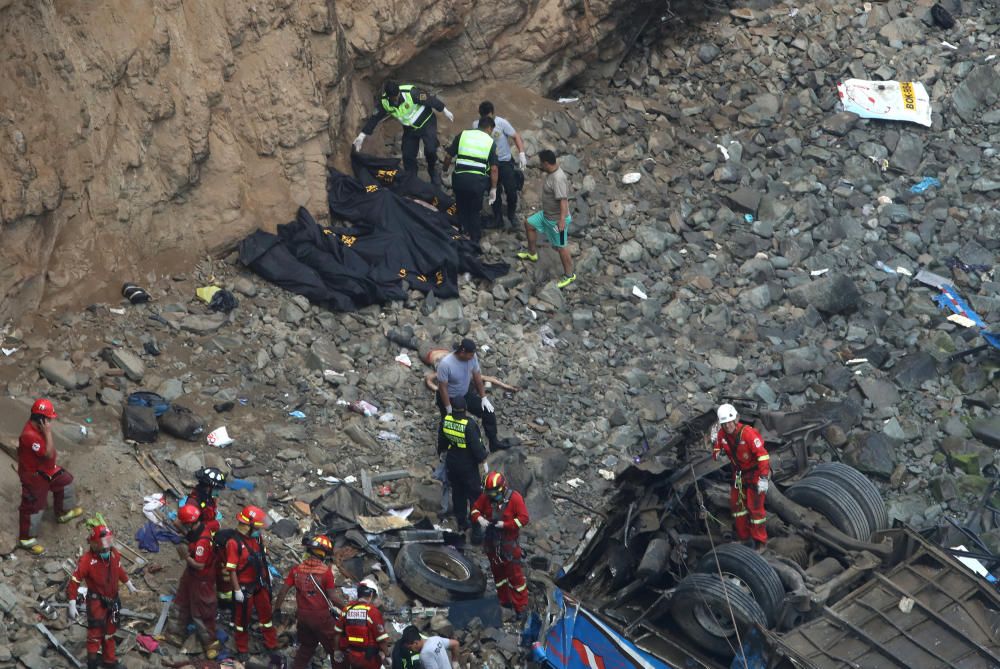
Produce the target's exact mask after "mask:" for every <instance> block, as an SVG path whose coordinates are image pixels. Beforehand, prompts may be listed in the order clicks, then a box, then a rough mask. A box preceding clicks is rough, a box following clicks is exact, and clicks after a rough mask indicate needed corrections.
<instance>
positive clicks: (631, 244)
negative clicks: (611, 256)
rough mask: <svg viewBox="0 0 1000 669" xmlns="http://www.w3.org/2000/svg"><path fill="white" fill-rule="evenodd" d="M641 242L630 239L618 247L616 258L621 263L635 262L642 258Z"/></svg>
mask: <svg viewBox="0 0 1000 669" xmlns="http://www.w3.org/2000/svg"><path fill="white" fill-rule="evenodd" d="M642 253H643V251H642V244H640V243H639V242H637V241H636V240H634V239H630V240H628V241H627V242H625V243H624V244H622V245H621V247H620V248H619V249H618V259H619V260H621V261H622V262H623V263H628V264H631V263H636V262H639V261H640V260H642Z"/></svg>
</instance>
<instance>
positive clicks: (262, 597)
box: [223, 506, 278, 661]
mask: <svg viewBox="0 0 1000 669" xmlns="http://www.w3.org/2000/svg"><path fill="white" fill-rule="evenodd" d="M262 527H264V510H263V509H261V508H260V507H257V506H245V507H243V510H242V511H240V512H239V514H237V516H236V529H237V533H236V535H235V536H233V537H231V538H229V539H228V540H227V541H226V543H225V556H226V557H225V560H226V561H225V563H224V564H223V570H224V571H225V572H226V574H228V576H229V583H230V586H231V587H232V593H233V606H234V610H233V626H234V627H235V628H236V635H235V636H236V651H237V653H238V654H239V656H240V658H241V661H243V660H245V659H246V657H247V653H248V652H249V650H250V620H251V619H250V611H251V609H253V610H255V611H256V612H257V622H259V623H260V627H261V632H262V633H263V635H264V647H265V648H267V649H268V650H277V648H278V634H277V632H276V631H275V629H274V622H273V620H272V614H271V574H270V572H269V571H268V564H267V552H266V550H265V549H264V544H263V541H262V539H261V536H260V530H261V528H262Z"/></svg>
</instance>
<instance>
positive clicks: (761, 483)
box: [757, 476, 768, 494]
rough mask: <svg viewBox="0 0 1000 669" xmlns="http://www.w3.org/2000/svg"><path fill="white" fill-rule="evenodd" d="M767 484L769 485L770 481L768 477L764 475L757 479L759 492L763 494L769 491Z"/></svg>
mask: <svg viewBox="0 0 1000 669" xmlns="http://www.w3.org/2000/svg"><path fill="white" fill-rule="evenodd" d="M767 486H768V483H767V477H766V476H762V477H760V478H759V479H757V492H759V493H761V494H763V493H765V492H767Z"/></svg>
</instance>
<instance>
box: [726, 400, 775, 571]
mask: <svg viewBox="0 0 1000 669" xmlns="http://www.w3.org/2000/svg"><path fill="white" fill-rule="evenodd" d="M717 415H718V417H719V431H718V433H717V434H716V435H715V442H714V444H713V446H712V458H713V459H715V460H718V459H719V451H725V453H726V455H727V456H728V457H729V461H730V462H732V464H733V487H732V488H731V489H730V491H729V507H730V509H731V510H732V513H733V525H734V529H735V530H736V536H737V537H739V539H740V541H747V540H749V539H750V538H751V537H752V538H753V540H754V544H755V547H756V549H757V550H758V551H761V550H763V549H764V546H765V545H767V528H766V527H765V526H764V522H765V520H766V518H767V516H766V514H765V512H764V498H765V497H766V496H767V488H768V479H767V477H768V475H769V474H770V473H771V463H770V460H771V456H770V455H768V453H767V450H766V449H765V448H764V439H763V438H762V437H761V436H760V433H759V432H758V431H757V430H755V429H753V428H752V427H750V426H749V425H744V424H743V423H740V422H739V420H738V419H739V414H738V413H736V407H734V406H733V405H732V404H723V405H722V406H720V407H719V410H718V413H717Z"/></svg>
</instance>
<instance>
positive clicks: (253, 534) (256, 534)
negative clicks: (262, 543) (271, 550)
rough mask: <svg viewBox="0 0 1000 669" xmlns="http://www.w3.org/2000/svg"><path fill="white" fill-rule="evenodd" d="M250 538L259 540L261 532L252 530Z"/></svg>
mask: <svg viewBox="0 0 1000 669" xmlns="http://www.w3.org/2000/svg"><path fill="white" fill-rule="evenodd" d="M250 537H251V538H252V539H259V538H260V530H251V531H250Z"/></svg>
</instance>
